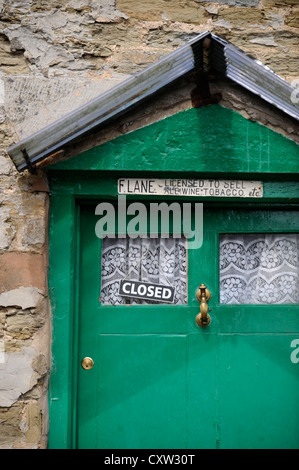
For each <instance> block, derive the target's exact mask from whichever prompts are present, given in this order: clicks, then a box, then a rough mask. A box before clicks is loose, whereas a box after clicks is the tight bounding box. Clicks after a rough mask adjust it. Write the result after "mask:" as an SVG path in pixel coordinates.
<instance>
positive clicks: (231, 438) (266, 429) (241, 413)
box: [218, 334, 299, 449]
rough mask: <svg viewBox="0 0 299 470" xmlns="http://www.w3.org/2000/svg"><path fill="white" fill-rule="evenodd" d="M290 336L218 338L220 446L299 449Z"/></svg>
mask: <svg viewBox="0 0 299 470" xmlns="http://www.w3.org/2000/svg"><path fill="white" fill-rule="evenodd" d="M293 338H294V336H292V335H284V334H278V335H272V334H260V335H256V334H247V335H238V334H237V335H230V334H229V335H220V336H219V385H218V386H219V390H221V393H220V394H219V396H220V402H219V406H220V415H221V447H223V448H232V449H238V448H239V449H240V448H241V449H247V448H249V449H250V448H254V449H263V448H267V449H275V448H276V449H288V448H298V447H299V424H298V417H299V406H298V367H294V366H295V364H292V362H291V361H290V344H291V341H292V339H293Z"/></svg>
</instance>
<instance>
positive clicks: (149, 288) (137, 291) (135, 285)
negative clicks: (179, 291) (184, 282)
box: [119, 280, 175, 303]
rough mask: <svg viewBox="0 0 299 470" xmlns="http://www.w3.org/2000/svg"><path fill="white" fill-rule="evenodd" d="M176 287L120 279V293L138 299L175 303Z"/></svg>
mask: <svg viewBox="0 0 299 470" xmlns="http://www.w3.org/2000/svg"><path fill="white" fill-rule="evenodd" d="M174 292H175V289H174V287H172V286H164V285H162V284H151V283H149V282H140V281H129V280H122V281H120V286H119V295H121V296H123V297H134V298H137V299H147V300H156V301H159V302H167V303H173V301H174Z"/></svg>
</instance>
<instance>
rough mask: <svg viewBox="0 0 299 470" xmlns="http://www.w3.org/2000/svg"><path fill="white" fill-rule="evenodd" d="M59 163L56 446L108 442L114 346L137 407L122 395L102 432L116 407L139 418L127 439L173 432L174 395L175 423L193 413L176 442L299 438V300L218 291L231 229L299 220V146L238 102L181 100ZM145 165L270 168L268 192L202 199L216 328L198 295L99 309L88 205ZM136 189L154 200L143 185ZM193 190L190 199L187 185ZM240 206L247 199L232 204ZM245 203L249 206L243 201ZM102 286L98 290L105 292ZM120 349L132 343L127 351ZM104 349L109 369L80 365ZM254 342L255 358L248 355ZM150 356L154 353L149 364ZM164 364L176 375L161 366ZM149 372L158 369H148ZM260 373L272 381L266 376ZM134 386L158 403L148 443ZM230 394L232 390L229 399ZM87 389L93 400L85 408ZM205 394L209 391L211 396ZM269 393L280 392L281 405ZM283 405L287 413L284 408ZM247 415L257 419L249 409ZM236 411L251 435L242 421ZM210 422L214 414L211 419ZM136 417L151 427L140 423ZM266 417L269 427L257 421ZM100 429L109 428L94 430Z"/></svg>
mask: <svg viewBox="0 0 299 470" xmlns="http://www.w3.org/2000/svg"><path fill="white" fill-rule="evenodd" d="M78 170H82V171H78ZM83 170H84V171H83ZM47 171H48V173H49V177H50V187H51V195H52V198H51V219H50V273H49V290H50V298H51V307H52V318H53V324H52V326H53V345H52V358H53V364H52V371H51V381H50V393H49V408H50V436H49V447H50V448H75V447H78V446H79V447H80V446H81V447H97V446H99V445H100V444H99V442H100V441H99V439H101V432H102V428H103V427H104V421H103V418H102V416H101V418H100V421H98V416H99V413H102V410H101V407H100V405H99V403H98V402H97V401H96V404H95V405H93V398H92V397H94V396H101V397H102V398H103V399H104V398H105V397H106V398H107V400H110V404H111V403H112V399H111V396H110V394H108V395H109V396H108V395H107V390H106V389H105V387H104V386H103V383H107V384H108V385H109V387H110V388H111V389H113V390H114V386H115V383H116V382H115V376H113V374H112V369H111V367H107V366H106V365H105V364H106V363H107V359H108V358H111V361H112V365H113V368H116V369H117V370H118V371H119V374H120V377H121V378H122V382H121V386H120V388H119V389H118V390H121V391H123V394H124V396H125V403H127V404H128V407H127V408H126V409H124V406H122V403H121V398H120V397H119V396H117V397H116V398H115V409H113V407H112V406H111V407H110V408H109V409H108V410H107V415H106V418H107V419H106V428H107V438H105V439H106V441H105V442H102V444H103V446H110V445H111V444H110V443H111V441H110V438H111V436H112V434H113V432H112V428H113V424H111V419H112V418H113V419H116V417H117V416H118V415H120V414H119V413H120V412H122V413H123V418H124V419H125V420H126V421H127V420H129V421H130V424H131V433H130V437H128V436H127V433H124V431H123V430H122V429H121V427H122V426H120V427H119V428H118V432H119V436H120V437H121V436H122V439H125V440H126V441H124V440H123V441H122V442H123V446H124V447H127V446H131V445H132V442H133V438H134V439H137V438H138V439H140V441H138V442H136V441H135V442H136V446H137V445H140V446H147V445H148V446H149V447H151V446H153V445H154V442H155V441H154V438H155V432H157V436H159V441H160V442H161V439H162V436H161V434H159V433H160V432H161V429H160V428H159V429H158V430H157V426H156V421H157V420H158V419H160V420H161V419H163V418H161V417H162V416H163V414H162V411H163V409H165V411H166V415H167V417H168V419H169V420H170V421H169V423H171V425H172V426H171V425H170V424H169V426H168V427H167V430H168V431H169V432H171V431H172V429H174V428H176V424H175V423H177V427H178V428H179V429H180V430H181V425H180V423H184V424H186V423H188V425H187V430H185V431H184V432H183V431H182V432H181V433H179V432H178V431H177V429H175V431H173V432H174V434H173V436H172V441H171V442H172V444H173V446H174V447H176V446H178V439H181V444H182V446H183V447H185V446H186V447H189V448H210V447H211V448H212V447H223V448H229V447H232V448H240V447H246V446H250V445H253V444H252V442H253V440H254V439H255V441H254V445H255V446H257V447H267V446H269V447H275V446H276V447H277V446H279V445H281V446H282V447H296V448H298V441H297V440H296V436H298V435H299V431H298V424H297V421H298V420H297V421H295V418H296V417H297V416H298V403H297V402H298V400H297V399H296V397H297V396H298V364H293V363H291V361H290V359H289V356H290V353H291V349H290V342H291V340H292V339H296V338H298V337H299V333H298V331H299V327H298V306H294V305H292V306H286V305H284V306H268V305H265V306H262V307H258V308H255V307H254V306H248V305H245V306H240V307H239V308H236V307H234V306H222V305H219V300H218V252H217V247H218V232H219V231H220V230H223V231H224V232H233V231H246V230H247V231H249V232H260V231H270V232H271V231H279V232H281V231H284V230H285V231H298V230H299V228H298V224H297V222H296V220H297V218H296V217H297V215H296V216H295V215H294V216H288V215H287V213H286V208H288V209H292V208H294V209H295V207H296V206H295V203H297V202H298V201H299V194H298V192H299V191H298V146H297V145H296V144H295V143H294V142H292V141H290V140H288V139H286V138H285V137H283V136H282V135H279V134H276V133H274V132H273V131H271V130H269V129H267V128H265V127H263V126H261V125H259V124H257V123H252V122H250V121H248V120H246V119H244V118H242V117H241V116H239V115H238V114H237V113H234V112H233V111H230V110H227V109H225V108H222V107H220V106H211V107H209V108H202V109H192V110H189V111H186V112H183V113H179V114H178V115H176V116H172V117H170V118H167V119H165V120H162V121H160V122H158V123H155V124H152V125H151V126H147V127H145V128H143V129H140V130H139V131H135V132H133V133H131V134H127V135H125V136H122V137H119V138H118V139H115V140H113V141H111V142H108V143H107V144H104V145H102V146H100V147H97V148H95V149H92V150H90V151H88V152H86V153H84V154H82V155H78V156H77V157H74V158H72V159H69V160H68V161H66V162H63V163H60V164H57V165H52V166H50V167H49V168H48V169H47ZM137 175H140V176H143V177H145V178H146V177H148V176H149V175H151V176H152V175H156V177H164V176H165V177H168V178H169V177H178V178H182V177H184V178H186V177H190V178H203V177H205V178H210V177H211V178H219V179H220V178H227V179H231V178H233V179H261V180H263V181H264V197H263V198H262V199H261V200H254V201H253V200H242V201H240V200H238V199H221V198H213V199H207V198H206V199H203V198H202V199H199V198H197V199H196V200H195V199H192V200H191V202H196V201H199V200H200V201H201V202H204V207H205V209H206V212H205V219H204V220H205V235H204V244H203V247H202V248H201V251H200V253H196V251H198V250H194V252H193V253H191V252H190V253H189V255H190V263H189V283H190V286H191V287H190V289H191V290H189V291H190V292H191V294H192V292H193V294H194V292H195V288H194V285H196V286H197V284H198V281H199V282H202V281H203V282H206V283H207V285H208V286H209V287H210V288H211V290H212V292H213V298H212V299H211V301H210V307H211V308H212V312H211V315H212V323H211V325H210V327H209V329H207V330H200V332H199V331H198V327H197V325H196V324H195V321H194V319H195V316H196V314H197V313H198V311H199V305H198V302H197V301H196V300H195V297H194V295H193V297H192V295H191V297H190V299H189V305H188V306H181V307H179V308H177V306H175V307H174V306H166V305H165V306H163V308H162V307H161V308H156V307H152V306H147V307H146V309H140V308H135V307H134V308H132V307H124V308H122V307H121V308H115V307H105V308H104V309H102V308H101V309H99V305H98V296H99V295H100V293H99V290H98V289H99V285H100V284H99V282H100V270H99V256H100V251H99V250H100V243H99V240H98V239H95V237H94V235H93V234H94V214H93V210H92V209H89V208H88V207H87V205H88V203H89V202H91V201H96V202H99V201H102V200H110V201H113V200H114V201H116V200H117V178H118V177H120V176H121V177H124V176H125V177H132V176H137ZM127 199H128V201H129V200H130V199H140V200H142V197H139V198H137V197H134V196H133V197H128V198H127ZM176 200H179V198H177V199H176ZM181 201H184V202H187V199H185V198H184V199H181ZM189 202H190V200H189ZM233 207H234V208H235V210H234V211H232V210H231V211H229V210H228V209H232V208H233ZM216 208H219V209H220V211H216ZM245 208H247V209H248V211H246V212H243V211H242V209H245ZM254 208H255V210H254V211H253V212H249V210H251V211H252V210H253V209H254ZM274 210H275V211H274ZM209 211H211V212H209ZM81 213H82V214H81ZM224 214H225V216H224ZM294 214H295V213H294ZM81 215H82V217H83V219H82V220H81V222H80V219H81ZM81 236H82V239H81ZM79 267H80V269H79ZM95 290H96V296H95V295H93V294H94V291H95ZM79 294H80V295H79ZM160 311H162V313H163V315H161V312H160ZM94 330H95V331H99V334H98V335H97V338H96V341H93V340H91V339H90V336H89V335H91V334H93V333H94ZM132 332H134V333H132ZM125 338H127V340H126V339H125ZM138 344H139V346H140V347H141V345H143V344H144V346H145V347H144V349H141V352H140V355H139V356H138V357H135V356H134V361H135V362H133V365H134V367H133V370H132V369H131V371H130V374H131V376H130V377H131V378H132V381H133V382H134V383H136V386H138V387H137V388H136V393H135V395H134V399H133V398H132V397H131V395H130V390H131V389H132V386H131V385H130V383H131V382H132V381H131V382H130V383H127V384H124V383H123V382H124V380H123V379H124V378H125V377H126V374H125V372H124V370H128V368H129V367H130V364H131V362H130V361H129V360H128V359H127V356H128V355H130V354H131V351H132V348H133V349H134V348H137V347H138ZM87 350H88V354H87ZM119 350H121V351H122V350H123V351H124V353H125V354H119ZM152 350H154V353H153V354H152V357H153V358H157V357H158V356H161V355H162V357H164V361H163V362H164V366H163V363H162V362H161V363H157V361H151V360H149V356H148V352H151V351H152ZM99 351H100V361H99V363H100V364H101V370H100V369H96V368H94V369H92V370H91V371H89V372H90V373H85V372H86V371H83V370H82V369H81V368H80V367H79V366H78V364H79V362H80V358H81V357H82V355H96V354H98V353H99ZM239 353H240V354H239ZM243 356H245V358H247V361H244V359H242V357H243ZM171 357H173V362H171ZM105 361H106V362H105ZM165 362H169V365H167V366H166V365H165ZM173 363H176V364H177V368H176V367H174V365H173ZM142 364H146V368H145V370H144V373H143V371H142ZM246 364H248V367H247V366H246ZM246 369H247V370H248V375H247V376H245V375H243V380H242V381H240V382H238V378H239V377H240V376H242V374H244V373H245V371H246ZM164 370H165V378H164V376H163V377H162V374H163V372H164ZM265 371H266V372H265ZM264 372H265V373H264ZM263 373H264V375H263ZM82 374H83V375H82ZM149 375H152V376H153V377H154V378H155V380H153V381H149V380H148V376H149ZM183 375H184V377H185V378H186V382H185V383H186V384H188V385H186V388H184V387H182V386H181V383H179V386H178V385H177V383H178V381H179V378H180V377H182V376H183ZM160 376H161V381H160V382H159V377H160ZM101 377H103V382H101V381H100V378H101ZM253 379H254V380H253ZM258 379H259V380H260V382H258V383H257V382H256V381H257V380H258ZM82 384H84V385H82ZM159 384H160V385H161V387H160V386H159ZM236 384H237V385H236ZM286 384H287V385H286ZM273 387H274V388H275V391H274V392H273ZM176 388H177V389H176ZM286 389H287V390H288V395H287V400H285V402H284V403H283V404H282V403H281V401H280V400H283V397H285V396H286V395H285V392H286ZM221 390H222V392H221ZM247 390H248V393H247ZM264 390H267V391H269V393H268V395H267V394H265V393H264V394H263V391H264ZM289 390H291V394H290V392H289ZM294 390H296V394H295V393H293V391H294ZM77 391H78V394H77ZM256 393H257V394H258V396H257V397H256V400H255V398H254V397H255V394H256ZM105 394H106V395H105ZM166 395H167V396H168V399H169V400H168V401H167V402H166ZM114 396H115V395H114ZM153 396H156V397H158V398H159V400H160V403H161V404H163V406H162V405H161V406H160V411H161V412H160V411H159V409H157V408H155V405H154V402H153ZM135 397H136V399H137V402H136V403H138V407H141V406H142V404H143V405H144V404H146V405H147V406H148V403H149V402H150V406H149V408H148V411H147V412H146V415H145V416H146V419H147V421H149V425H150V426H149V429H150V430H151V437H150V439H149V440H148V441H147V443H146V441H145V437H144V436H143V437H138V436H140V434H141V431H142V426H143V425H142V423H140V422H138V416H139V415H142V413H138V412H137V411H136V412H135V414H134V413H133V415H131V414H130V413H129V412H128V410H130V409H132V406H133V404H134V403H135ZM230 397H233V400H231V401H230ZM106 398H105V399H106ZM267 398H269V399H267ZM82 401H83V403H85V404H86V403H87V404H88V405H90V406H89V407H87V408H84V407H83V408H82ZM178 402H179V404H178ZM203 403H208V405H207V406H203ZM269 403H270V404H271V403H273V405H271V406H272V408H271V406H270V407H269ZM242 404H243V405H242ZM255 405H256V407H257V408H256V409H257V411H258V413H260V416H264V415H263V413H266V414H265V422H263V426H261V422H260V421H259V422H258V424H257V423H256V422H254V421H252V416H255V414H254V413H252V409H254V407H255ZM242 406H243V407H244V409H245V408H246V410H245V411H244V410H243V409H242ZM267 406H268V408H267ZM143 409H144V406H143V408H142V410H143ZM183 409H185V414H184V413H183ZM280 409H281V410H282V413H280V412H277V410H280ZM265 410H266V412H265ZM291 410H292V411H291ZM183 414H184V416H183ZM160 415H161V417H160ZM242 416H244V417H246V419H243V420H242V419H241V417H242ZM108 417H109V419H108ZM151 417H152V419H151ZM232 417H233V421H234V423H235V426H234V429H236V430H237V431H238V433H239V434H238V436H236V434H233V433H232V431H231V421H232ZM270 418H271V419H270ZM101 420H102V421H101ZM108 421H109V423H108ZM97 422H99V423H100V424H101V425H100V427H99V426H98V424H96V423H97ZM203 423H205V426H204V428H202V427H201V426H203ZM108 424H109V426H110V428H109V426H108ZM90 426H91V427H90ZM92 426H94V427H92ZM136 426H139V428H138V427H137V428H136ZM155 426H156V427H155ZM161 427H162V426H161ZM108 428H109V429H110V431H109V432H108ZM133 428H135V429H138V433H135V436H134V432H133V430H132V429H133ZM256 428H259V429H260V430H259V432H257V433H254V429H256ZM278 428H282V429H283V430H284V435H283V437H281V435H280V434H279V433H278V432H277V429H278ZM91 429H93V431H94V430H95V429H96V432H94V433H93V431H92V432H90V431H91ZM137 434H138V436H137ZM254 436H255V437H254ZM128 439H130V442H129V441H128ZM167 439H168V440H166V441H165V442H164V445H165V446H167V447H171V442H170V440H169V433H168V434H167ZM116 447H117V448H118V447H119V445H118V444H117V445H116ZM158 448H161V447H160V445H159V446H158Z"/></svg>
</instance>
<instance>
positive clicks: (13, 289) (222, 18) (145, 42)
mask: <svg viewBox="0 0 299 470" xmlns="http://www.w3.org/2000/svg"><path fill="white" fill-rule="evenodd" d="M296 5H297V6H296ZM298 16H299V8H298V2H297V0H293V1H292V0H285V1H281V0H262V1H259V0H219V1H218V2H217V1H209V2H205V1H201V0H176V1H171V0H144V1H136V0H61V1H58V0H0V448H14V447H16V448H21V447H27V448H45V447H46V446H47V429H48V414H47V384H48V379H49V368H50V362H51V361H50V338H51V328H50V309H49V304H48V297H47V272H48V240H47V219H48V209H49V194H48V186H47V181H46V178H45V176H44V174H43V172H42V170H39V171H38V173H37V174H36V175H30V174H29V173H28V172H27V171H26V172H24V173H23V174H21V175H20V174H18V173H17V172H16V170H15V168H14V167H13V165H12V163H11V161H10V159H9V158H8V157H7V155H6V153H5V149H6V148H7V147H8V146H9V145H11V144H13V143H14V142H17V141H18V140H19V139H21V138H23V137H26V136H28V135H30V134H31V133H32V132H33V130H37V129H39V128H41V127H44V126H45V125H47V124H49V123H50V122H52V121H53V120H55V119H57V118H59V117H61V116H62V115H63V114H65V113H66V112H68V111H71V110H72V109H74V108H76V107H77V106H80V105H81V104H83V103H84V102H86V101H89V100H90V99H92V98H93V97H94V96H96V95H98V94H99V93H101V92H103V91H105V90H106V89H108V88H110V87H111V86H113V85H115V84H116V83H118V82H119V81H122V80H124V79H125V78H127V77H128V76H129V75H131V74H132V73H134V72H136V71H138V70H140V69H141V68H144V67H146V66H148V65H149V64H151V63H153V62H155V61H156V60H158V59H159V58H160V57H162V56H163V55H165V54H167V53H169V52H171V51H172V50H174V49H175V48H177V47H179V46H180V45H182V44H184V43H185V42H186V41H188V40H189V39H191V38H193V37H194V36H195V35H197V34H198V33H200V32H202V31H205V30H210V31H212V32H214V33H216V34H218V35H223V36H224V37H225V38H226V39H228V40H230V41H232V42H233V43H234V44H235V45H237V46H239V47H240V48H241V49H243V50H244V51H245V52H247V53H248V54H250V55H251V56H253V57H255V58H257V59H259V60H260V61H261V62H263V63H264V64H266V65H268V66H269V67H270V68H272V69H273V70H274V71H275V72H277V73H278V74H279V75H280V76H282V77H283V78H284V79H286V80H288V81H289V82H292V81H293V80H295V79H296V78H297V79H298V27H299V24H298V21H299V20H298ZM213 86H214V88H216V89H217V84H216V85H213ZM221 87H222V92H223V101H222V104H223V105H225V106H228V107H231V108H233V109H237V110H238V111H239V112H241V113H242V114H243V115H244V116H246V117H247V118H250V119H253V120H259V121H260V122H262V123H263V124H265V125H268V126H270V127H272V128H273V129H275V130H277V131H278V132H282V133H284V134H286V135H288V136H290V137H291V138H293V139H294V140H297V139H298V135H297V134H296V129H294V127H293V125H292V123H291V122H289V121H288V120H287V119H283V116H281V115H279V114H278V115H273V112H272V110H271V108H269V107H267V106H263V105H261V102H260V101H258V100H256V101H255V100H254V99H249V98H248V96H247V95H246V100H244V95H243V94H242V93H241V92H240V90H239V89H234V88H232V87H231V86H230V84H229V83H225V82H224V83H222V84H221ZM74 97H75V99H74ZM244 101H246V104H244ZM177 102H179V103H181V104H180V105H177V106H174V104H175V103H174V95H172V100H171V99H170V95H169V100H168V98H167V95H166V99H165V98H164V101H163V100H162V103H161V104H160V110H161V109H163V112H162V111H160V112H158V113H156V114H153V113H152V112H149V111H144V110H142V111H139V114H138V112H137V113H136V115H135V118H134V119H135V121H134V120H133V121H132V122H126V119H125V118H123V119H122V121H121V123H119V126H118V128H117V129H118V130H117V132H118V133H120V132H128V131H129V130H132V129H134V128H136V127H138V126H141V125H144V124H145V123H149V122H150V121H151V120H153V119H159V118H161V117H163V116H165V115H167V114H170V113H171V112H174V109H175V110H180V109H184V107H187V106H190V100H189V101H188V103H187V101H186V97H183V98H182V96H179V97H178V98H177ZM180 106H181V107H180ZM117 132H116V131H115V129H114V130H113V132H112V131H111V132H110V133H109V134H108V135H109V136H112V135H113V136H115V135H117ZM105 139H107V133H106V136H103V134H99V135H97V136H95V137H94V139H93V142H92V143H93V145H97V144H98V143H101V142H102V141H103V140H105ZM70 155H71V153H70V154H69V156H70Z"/></svg>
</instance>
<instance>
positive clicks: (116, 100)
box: [7, 31, 299, 172]
mask: <svg viewBox="0 0 299 470" xmlns="http://www.w3.org/2000/svg"><path fill="white" fill-rule="evenodd" d="M206 37H211V38H212V42H213V44H214V50H215V53H214V55H213V56H212V65H213V67H214V68H215V69H216V70H218V71H219V72H221V73H224V75H225V76H227V77H228V78H230V79H231V80H232V81H234V82H236V83H238V84H239V85H241V86H243V87H244V88H246V89H248V90H250V91H251V92H252V93H254V94H256V95H258V96H260V97H261V98H262V99H264V100H265V101H267V102H269V103H271V104H273V105H274V106H275V107H277V108H278V109H280V110H282V111H284V112H285V113H286V114H288V115H289V116H291V117H293V118H295V119H297V120H299V106H294V104H296V103H292V102H291V95H292V93H293V91H296V88H294V87H292V86H291V85H290V84H289V83H288V82H286V81H285V80H283V79H282V78H281V77H279V76H278V75H276V74H275V73H274V72H273V71H272V70H270V69H269V68H268V67H266V66H265V65H263V64H262V63H260V62H258V61H257V60H255V59H253V58H251V57H249V56H248V55H246V54H245V53H244V52H243V51H242V50H240V49H239V48H238V47H236V46H234V45H233V44H231V43H229V42H228V41H226V40H225V39H223V38H221V37H219V36H216V35H214V34H212V33H210V31H204V32H203V33H201V34H199V35H198V36H196V37H195V38H194V39H192V40H191V41H189V42H188V43H186V44H185V45H183V46H181V47H179V48H178V49H176V50H175V51H173V52H171V53H170V54H167V55H166V56H164V57H162V58H161V59H159V60H158V61H157V62H155V63H154V64H151V65H150V66H149V67H147V68H146V69H143V70H141V71H140V72H138V73H137V74H134V75H133V76H132V77H129V78H128V79H126V80H124V81H123V82H121V83H119V84H118V85H116V86H114V87H113V88H111V89H110V90H108V91H106V92H105V93H103V94H101V95H99V96H98V97H96V98H94V99H93V100H91V101H89V102H88V103H86V104H84V105H82V106H80V107H79V108H77V109H75V110H74V111H72V112H70V113H68V114H66V115H65V116H63V117H61V118H59V119H58V120H56V121H54V122H53V123H51V124H49V125H48V126H46V127H44V128H42V129H40V130H39V131H37V132H36V133H34V134H32V135H30V136H29V137H27V138H25V139H23V140H21V141H20V142H18V143H16V144H14V145H12V146H10V147H9V148H8V149H7V153H8V154H9V156H10V157H11V159H12V161H13V163H14V165H15V166H16V168H17V170H18V171H19V172H21V171H24V170H25V169H27V168H29V169H30V168H31V167H34V165H35V164H36V163H38V162H39V161H41V160H43V159H45V158H47V157H48V156H50V155H51V154H53V153H54V152H56V151H57V150H59V149H61V148H62V147H63V146H65V145H66V144H68V143H70V142H72V141H74V140H75V139H77V138H78V137H80V136H82V135H84V134H86V133H87V132H89V131H90V130H92V129H94V128H95V127H97V126H99V125H103V124H105V123H107V122H108V121H109V120H111V119H112V118H115V117H116V116H119V115H121V114H122V113H123V112H126V111H128V110H129V109H132V107H133V106H134V105H136V104H137V103H139V102H140V101H141V100H142V99H145V98H148V97H149V96H151V95H153V94H154V93H156V92H157V91H159V90H160V89H162V88H163V87H164V86H166V85H168V84H169V83H171V82H173V81H174V80H176V79H177V78H180V77H182V76H184V75H186V74H188V73H189V72H191V71H192V70H195V69H196V68H197V67H198V66H199V65H200V64H201V65H202V57H201V45H202V41H203V39H204V38H206ZM266 81H268V88H266V87H265V83H266Z"/></svg>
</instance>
